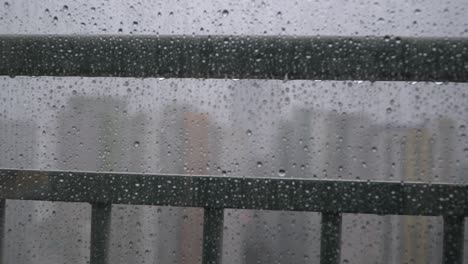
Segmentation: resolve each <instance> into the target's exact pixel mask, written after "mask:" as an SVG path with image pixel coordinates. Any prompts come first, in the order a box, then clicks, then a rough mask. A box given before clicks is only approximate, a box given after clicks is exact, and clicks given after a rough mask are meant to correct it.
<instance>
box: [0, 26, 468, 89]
mask: <svg viewBox="0 0 468 264" xmlns="http://www.w3.org/2000/svg"><path fill="white" fill-rule="evenodd" d="M0 61H1V62H2V63H0V75H10V76H16V75H27V76H97V77H98V76H103V77H110V76H113V77H158V78H234V79H289V80H294V79H296V80H297V79H303V80H304V79H305V80H370V81H439V82H468V39H462V38H406V37H405V38H399V37H295V36H290V37H286V36H277V37H265V36H263V37H261V36H196V37H195V36H135V35H132V36H112V35H103V36H99V35H97V36H63V35H62V36H60V35H58V36H57V35H54V36H40V35H32V36H31V35H3V36H0Z"/></svg>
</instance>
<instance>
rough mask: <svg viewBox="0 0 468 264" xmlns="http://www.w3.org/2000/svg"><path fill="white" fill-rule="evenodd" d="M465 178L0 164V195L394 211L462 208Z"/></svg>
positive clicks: (466, 211)
mask: <svg viewBox="0 0 468 264" xmlns="http://www.w3.org/2000/svg"><path fill="white" fill-rule="evenodd" d="M467 192H468V189H467V186H466V185H456V184H435V183H432V184H431V183H401V182H378V181H345V180H313V179H286V178H247V177H223V176H183V175H145V174H132V173H101V172H67V171H32V170H10V169H0V199H23V200H41V201H63V202H89V203H115V204H137V205H160V206H183V207H203V208H212V209H216V208H241V209H258V210H286V211H311V212H312V211H313V212H328V213H335V212H336V213H362V214H364V213H368V214H397V215H459V216H467V215H468V202H467V197H468V195H467Z"/></svg>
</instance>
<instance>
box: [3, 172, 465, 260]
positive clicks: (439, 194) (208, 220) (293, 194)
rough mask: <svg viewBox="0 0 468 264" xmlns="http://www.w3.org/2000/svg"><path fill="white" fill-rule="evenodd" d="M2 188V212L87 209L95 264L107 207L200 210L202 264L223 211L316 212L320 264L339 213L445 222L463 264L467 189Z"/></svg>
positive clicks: (169, 181) (165, 183)
mask: <svg viewBox="0 0 468 264" xmlns="http://www.w3.org/2000/svg"><path fill="white" fill-rule="evenodd" d="M0 186H1V188H0V199H2V201H3V202H2V204H3V205H4V204H5V199H21V200H38V201H61V202H87V203H90V204H91V205H92V214H91V215H92V216H91V218H92V220H91V221H92V224H91V247H90V249H91V253H90V256H91V261H90V262H91V263H92V264H96V263H106V260H107V254H106V253H107V247H108V238H109V226H110V213H111V205H112V204H134V205H158V206H183V207H199V208H204V225H203V229H204V230H203V261H202V263H220V259H221V252H222V251H221V248H222V242H223V215H224V212H223V210H224V209H227V208H232V209H255V210H281V211H306V212H321V213H322V228H321V244H320V245H321V248H320V259H321V260H320V263H322V264H325V263H333V264H336V263H339V259H340V237H341V218H342V216H341V215H342V214H343V213H357V214H378V215H427V216H443V219H444V242H443V245H444V246H443V263H445V264H448V263H451V264H456V263H460V264H461V263H462V261H463V260H462V257H463V240H464V232H463V229H464V217H465V216H467V215H468V200H467V198H468V188H467V186H465V185H455V184H430V183H398V182H377V181H344V180H341V181H336V180H308V179H279V178H241V177H222V176H221V177H211V176H182V175H180V176H179V175H142V174H126V173H96V172H68V171H28V170H8V169H1V170H0ZM1 212H2V219H1V220H2V224H4V214H5V208H4V207H3V208H2V210H1ZM2 226H3V225H2Z"/></svg>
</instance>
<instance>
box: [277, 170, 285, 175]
mask: <svg viewBox="0 0 468 264" xmlns="http://www.w3.org/2000/svg"><path fill="white" fill-rule="evenodd" d="M278 176H280V177H284V176H286V170H284V169H280V170H279V171H278Z"/></svg>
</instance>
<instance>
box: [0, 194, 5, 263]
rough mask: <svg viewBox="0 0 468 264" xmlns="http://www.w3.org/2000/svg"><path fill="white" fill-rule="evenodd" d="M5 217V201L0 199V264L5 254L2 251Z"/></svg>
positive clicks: (3, 250)
mask: <svg viewBox="0 0 468 264" xmlns="http://www.w3.org/2000/svg"><path fill="white" fill-rule="evenodd" d="M5 216H6V200H5V199H1V200H0V264H2V263H4V259H3V258H4V257H5V256H3V252H5V249H4V246H5V245H4V242H5V224H6V221H5Z"/></svg>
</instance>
